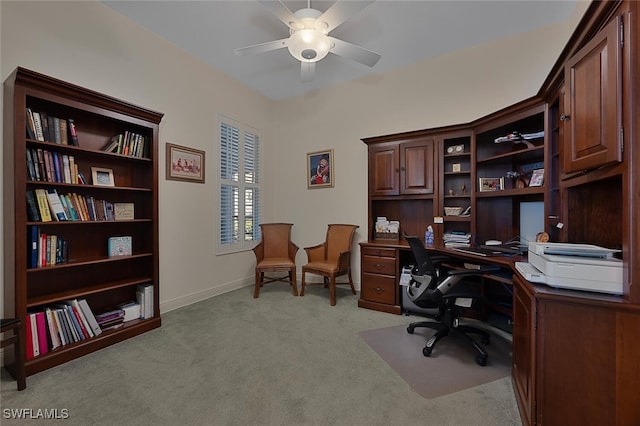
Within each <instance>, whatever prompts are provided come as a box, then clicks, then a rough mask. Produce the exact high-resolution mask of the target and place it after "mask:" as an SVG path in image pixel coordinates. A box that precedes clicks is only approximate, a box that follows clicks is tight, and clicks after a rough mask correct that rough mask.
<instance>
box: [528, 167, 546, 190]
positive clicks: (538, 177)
mask: <svg viewBox="0 0 640 426" xmlns="http://www.w3.org/2000/svg"><path fill="white" fill-rule="evenodd" d="M543 184H544V169H536V170H534V171H533V172H532V173H531V179H530V180H529V186H542V185H543Z"/></svg>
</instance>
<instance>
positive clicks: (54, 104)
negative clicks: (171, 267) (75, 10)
mask: <svg viewBox="0 0 640 426" xmlns="http://www.w3.org/2000/svg"><path fill="white" fill-rule="evenodd" d="M4 91H5V92H4V165H3V170H4V265H5V269H4V272H5V274H4V292H5V299H4V300H5V307H4V309H5V311H4V312H5V316H7V317H10V316H14V317H17V318H21V319H22V320H23V321H26V318H27V316H28V313H29V312H32V311H38V310H42V309H44V308H45V307H47V306H51V305H55V304H57V303H61V302H63V301H65V300H69V299H86V301H87V302H88V304H89V306H90V307H91V309H92V311H93V312H94V313H96V314H99V313H101V312H105V311H108V310H110V309H113V308H114V307H116V306H117V305H118V304H121V303H125V302H128V301H135V300H136V290H137V288H138V285H144V284H151V285H152V286H153V316H151V317H150V318H147V319H135V320H132V321H127V322H126V323H124V324H123V325H122V326H121V327H119V328H115V329H112V330H108V331H104V332H102V333H101V334H99V335H97V336H94V337H91V338H88V339H86V340H83V341H80V342H76V343H71V344H67V345H63V346H60V347H58V348H56V349H54V350H50V351H49V352H47V353H45V354H41V355H39V356H35V357H34V358H32V359H29V360H27V361H26V372H27V375H32V374H34V373H37V372H39V371H42V370H45V369H47V368H51V367H53V366H56V365H59V364H62V363H64V362H67V361H70V360H72V359H75V358H78V357H81V356H83V355H86V354H88V353H90V352H93V351H96V350H98V349H101V348H104V347H106V346H109V345H112V344H114V343H117V342H120V341H122V340H125V339H128V338H130V337H133V336H136V335H139V334H141V333H144V332H147V331H149V330H152V329H154V328H157V327H160V324H161V319H160V310H159V260H158V249H159V243H158V177H157V176H158V130H159V124H160V121H161V119H162V116H163V114H161V113H158V112H155V111H151V110H148V109H145V108H141V107H138V106H135V105H132V104H130V103H128V102H125V101H122V100H118V99H115V98H113V97H110V96H107V95H104V94H101V93H97V92H94V91H92V90H89V89H85V88H82V87H79V86H76V85H73V84H70V83H67V82H64V81H61V80H58V79H55V78H51V77H48V76H45V75H42V74H40V73H37V72H34V71H30V70H27V69H24V68H20V67H19V68H17V69H16V70H15V71H14V72H13V73H12V74H11V75H10V76H9V78H8V79H7V80H6V81H5V83H4ZM27 108H31V109H32V110H33V111H38V112H44V113H46V114H47V115H48V116H55V117H57V118H61V119H64V120H69V119H72V120H73V121H74V122H75V125H76V128H77V138H78V146H74V145H72V144H67V145H64V144H62V143H56V142H44V141H39V140H37V138H30V137H29V134H28V132H27V130H26V129H27V127H26V126H27V121H26V120H27V118H26V117H27V115H26V109H27ZM127 131H128V132H134V133H136V134H140V135H142V136H143V137H144V138H145V140H146V142H147V145H148V146H147V149H146V152H145V155H140V156H131V155H120V154H114V153H109V152H104V151H103V150H102V148H103V147H104V146H105V145H106V144H107V143H108V142H109V141H110V140H111V138H112V137H113V136H115V135H118V134H120V133H124V132H127ZM38 148H40V149H43V150H47V151H49V152H52V153H54V152H55V153H57V154H58V155H67V156H68V157H70V156H72V157H73V158H74V160H75V164H76V165H77V166H78V170H79V171H80V172H81V173H82V175H84V177H85V178H86V180H87V182H86V184H80V183H68V182H47V181H38V180H33V179H32V178H31V177H30V176H29V170H28V163H27V155H26V154H27V150H28V149H38ZM93 167H96V168H102V169H109V170H111V171H112V172H113V183H114V185H113V186H97V185H93V181H92V168H93ZM40 188H42V189H45V190H51V189H55V190H56V191H57V192H58V193H64V194H68V193H77V194H78V195H80V196H84V197H89V196H91V197H95V199H101V200H105V201H109V202H110V203H129V204H131V203H132V204H133V207H134V218H133V219H128V220H76V221H74V220H68V221H51V222H41V221H40V222H37V221H30V220H29V216H28V213H27V211H28V210H27V199H26V194H27V191H32V190H35V189H40ZM34 226H37V227H39V230H40V231H41V232H42V233H46V234H52V235H57V236H60V237H62V238H63V239H64V240H66V242H67V245H68V253H69V255H68V260H67V261H65V262H62V263H58V264H55V265H52V266H45V267H29V265H30V264H29V257H28V252H29V250H30V246H31V240H30V239H29V237H28V233H29V230H30V229H31V228H32V227H34ZM114 236H131V237H132V242H133V243H132V254H131V255H126V256H113V257H110V256H109V253H108V240H109V238H110V237H114Z"/></svg>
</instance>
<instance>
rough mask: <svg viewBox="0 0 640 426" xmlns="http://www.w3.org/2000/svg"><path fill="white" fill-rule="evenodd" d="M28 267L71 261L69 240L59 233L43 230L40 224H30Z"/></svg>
mask: <svg viewBox="0 0 640 426" xmlns="http://www.w3.org/2000/svg"><path fill="white" fill-rule="evenodd" d="M27 233H28V236H27V237H28V241H29V246H28V251H29V252H28V253H27V267H29V268H41V267H44V266H52V265H58V264H60V263H65V262H68V261H69V246H68V244H67V240H65V239H64V238H62V237H60V236H59V235H53V234H47V233H44V232H42V230H41V229H40V227H38V226H29V227H28V230H27Z"/></svg>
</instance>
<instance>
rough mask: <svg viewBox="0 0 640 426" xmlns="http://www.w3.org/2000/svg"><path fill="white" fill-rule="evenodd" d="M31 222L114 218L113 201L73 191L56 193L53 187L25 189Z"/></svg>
mask: <svg viewBox="0 0 640 426" xmlns="http://www.w3.org/2000/svg"><path fill="white" fill-rule="evenodd" d="M26 197H27V214H28V218H29V221H31V222H51V221H62V222H64V221H106V220H116V216H115V212H114V203H111V202H109V201H105V200H99V199H96V198H94V197H93V196H91V195H79V194H76V193H75V192H73V193H69V194H58V191H57V190H56V189H55V188H51V189H46V190H45V189H42V188H38V189H35V190H27V193H26Z"/></svg>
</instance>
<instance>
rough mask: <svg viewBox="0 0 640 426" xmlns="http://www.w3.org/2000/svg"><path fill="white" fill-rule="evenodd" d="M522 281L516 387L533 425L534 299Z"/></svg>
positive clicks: (516, 304)
mask: <svg viewBox="0 0 640 426" xmlns="http://www.w3.org/2000/svg"><path fill="white" fill-rule="evenodd" d="M519 280H520V278H518V277H516V276H514V283H513V370H512V375H513V387H514V389H515V394H516V399H517V401H518V406H519V408H520V413H521V416H522V418H523V423H524V424H534V422H533V421H532V420H533V419H532V417H531V416H532V415H534V410H533V406H534V398H535V392H534V373H533V372H534V360H535V358H534V357H535V352H534V346H535V345H534V342H535V340H534V339H535V330H534V327H533V324H534V315H535V305H534V303H535V300H534V299H533V297H532V296H531V295H530V294H529V293H527V291H526V290H525V286H524V285H523V284H521V283H520V281H519Z"/></svg>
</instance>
